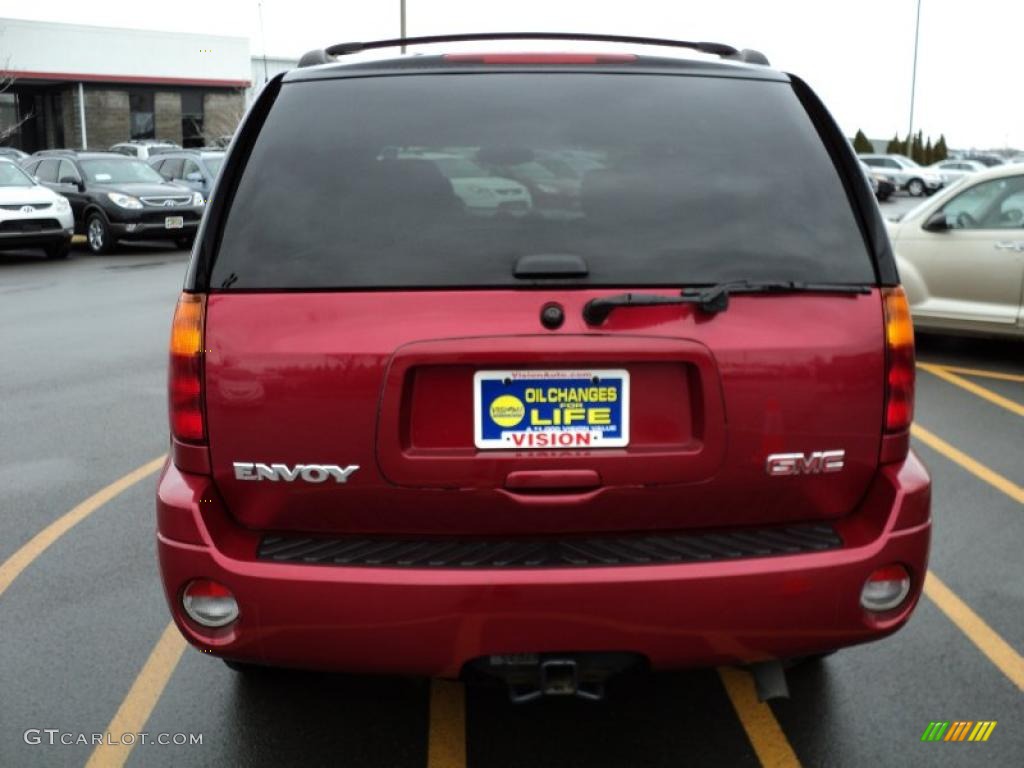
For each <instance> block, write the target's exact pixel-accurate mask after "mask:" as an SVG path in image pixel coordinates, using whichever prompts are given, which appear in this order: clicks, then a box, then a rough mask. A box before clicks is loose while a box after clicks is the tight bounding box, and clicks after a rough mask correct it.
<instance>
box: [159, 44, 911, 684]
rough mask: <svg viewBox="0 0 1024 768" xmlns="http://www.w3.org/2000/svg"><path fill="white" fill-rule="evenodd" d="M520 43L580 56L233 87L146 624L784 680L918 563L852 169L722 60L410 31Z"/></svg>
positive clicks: (896, 320) (487, 59) (432, 665)
mask: <svg viewBox="0 0 1024 768" xmlns="http://www.w3.org/2000/svg"><path fill="white" fill-rule="evenodd" d="M526 38H529V39H533V40H536V39H541V40H547V41H549V42H551V41H570V40H571V41H579V40H583V41H586V42H587V43H588V44H591V45H593V46H594V47H595V48H598V49H599V52H597V53H578V52H571V53H545V52H537V51H531V52H526V53H522V52H499V51H495V50H487V51H486V52H483V53H478V52H458V53H452V52H449V53H438V52H434V51H436V49H432V52H431V53H429V54H424V55H405V56H398V55H397V54H384V55H383V56H384V57H382V54H381V53H379V52H378V53H370V54H363V55H361V54H360V52H361V51H363V50H366V49H371V48H373V49H375V48H391V47H394V46H396V45H397V44H398V43H399V42H400V41H396V40H385V41H377V42H373V43H346V44H341V45H336V46H333V47H331V48H327V49H326V50H322V51H313V52H311V53H309V54H306V56H304V57H303V60H302V62H301V63H300V66H299V68H297V69H295V70H293V71H291V72H288V73H286V74H284V75H283V76H278V77H275V78H274V79H273V80H271V81H270V82H269V83H268V84H267V86H266V87H265V88H264V89H263V90H262V92H261V93H260V95H259V97H258V99H257V100H256V102H255V104H254V105H253V106H252V108H251V109H250V111H249V113H248V115H247V116H246V118H245V120H244V122H243V124H242V125H241V126H240V128H239V130H238V133H237V135H236V136H235V138H234V141H233V143H232V146H231V149H230V151H229V155H228V158H227V161H226V162H225V165H224V168H223V172H222V174H221V176H220V178H219V180H218V182H217V188H216V190H215V192H214V194H213V196H212V202H211V204H210V205H209V207H208V210H207V212H206V215H205V217H204V218H203V222H202V226H201V229H200V232H199V235H198V239H197V243H196V246H195V249H194V251H193V255H192V260H191V263H190V265H189V270H188V275H187V278H186V282H185V287H184V292H183V293H182V295H181V298H180V300H179V302H178V306H177V310H176V312H175V315H174V322H173V330H172V335H171V343H170V377H169V390H170V424H171V445H172V450H171V454H170V459H169V460H168V462H167V466H166V467H165V468H164V471H163V474H162V476H161V478H160V483H159V488H158V491H157V531H158V532H157V538H158V546H159V556H160V568H161V573H162V576H163V583H164V587H165V590H166V596H167V601H168V603H169V605H170V609H171V613H172V614H173V616H174V620H175V621H176V622H177V624H178V627H179V628H180V629H181V632H182V633H183V634H184V635H185V637H186V638H187V639H188V641H189V642H191V643H192V644H194V645H196V646H198V647H200V648H202V649H203V650H205V651H208V652H211V653H213V654H214V655H217V656H220V657H222V658H223V659H224V660H225V661H227V662H228V663H229V665H231V666H232V667H233V668H236V669H240V670H246V669H253V668H257V667H259V666H281V667H304V668H310V669H320V670H344V671H352V672H365V673H400V674H414V675H429V676H439V677H452V678H454V677H459V676H463V675H470V674H471V673H472V674H473V675H477V674H478V673H479V674H482V675H491V676H496V677H498V678H500V679H502V680H504V681H505V682H507V683H508V684H509V686H510V692H511V694H512V696H513V698H514V699H516V700H526V699H529V698H533V697H535V696H540V695H543V694H577V695H580V696H584V697H590V698H594V697H599V696H600V695H601V693H602V686H603V683H604V681H605V679H606V678H607V677H608V676H609V675H611V674H612V673H614V672H617V671H620V670H624V669H627V668H630V667H638V668H651V669H665V668H679V667H691V666H704V665H717V664H743V665H751V666H752V668H754V669H755V671H757V670H762V671H763V674H761V673H760V672H759V673H758V676H757V679H758V683H759V685H760V686H761V691H762V695H765V696H770V695H778V694H779V693H780V689H779V687H778V686H777V685H776V686H774V687H773V685H772V682H771V681H772V680H773V679H774V680H776V681H777V680H778V679H780V678H781V675H779V674H778V673H779V671H780V670H781V669H782V667H783V665H784V664H788V663H790V662H792V661H793V660H796V659H804V658H808V657H818V656H821V655H824V654H827V653H829V652H831V651H834V650H836V649H838V648H841V647H843V646H848V645H852V644H855V643H864V642H868V641H871V640H877V639H879V638H881V637H884V636H886V635H888V634H890V633H892V632H894V631H896V630H897V629H899V628H900V627H901V626H902V625H903V624H904V623H905V622H906V621H907V619H908V617H909V615H910V613H911V611H912V610H913V609H914V606H915V604H916V602H917V599H918V597H919V595H920V592H921V585H922V581H923V579H924V576H925V571H926V563H927V558H928V547H929V537H930V527H931V523H930V480H929V477H928V474H927V473H926V470H925V468H924V467H923V466H922V464H921V463H920V461H919V460H918V459H917V458H916V457H915V456H914V454H913V453H911V452H910V450H909V428H910V423H911V418H912V410H913V394H914V393H913V389H914V351H913V334H912V329H911V324H910V317H909V313H908V309H907V302H906V299H905V297H904V294H903V291H902V289H901V288H900V285H899V276H898V275H897V272H896V267H895V263H894V259H893V254H892V251H891V248H890V245H889V242H888V240H887V237H886V233H885V229H884V227H883V223H882V220H881V217H880V214H879V211H878V209H877V207H876V204H875V202H874V199H873V198H872V194H871V189H870V188H869V186H868V184H867V183H866V181H865V179H864V176H863V175H862V172H861V170H860V167H859V164H858V163H857V159H856V157H855V156H854V154H853V152H852V150H851V148H850V146H849V145H848V143H847V140H846V139H845V138H844V137H843V134H842V133H841V132H840V131H839V129H838V128H837V127H836V125H835V123H834V122H833V120H832V118H831V117H830V116H829V113H828V112H827V111H826V109H825V107H824V106H823V105H822V103H821V102H820V101H819V100H818V99H817V97H816V96H815V95H814V93H813V92H812V91H811V90H810V89H809V88H808V86H807V85H806V84H805V83H804V82H803V81H801V80H800V79H799V78H797V77H794V76H793V75H789V74H784V73H781V72H779V71H776V70H773V69H771V68H769V66H768V65H767V64H768V63H767V60H766V59H765V58H764V57H763V56H762V55H761V54H759V53H757V52H755V51H737V50H736V49H734V48H731V47H729V46H726V45H721V44H715V43H687V42H681V41H668V40H655V39H648V38H624V37H619V36H604V35H558V34H528V35H527V34H524V35H511V34H502V35H450V36H444V37H436V38H416V39H410V40H407V41H405V42H406V44H407V45H410V46H412V47H413V50H416V46H418V45H419V44H421V43H446V44H449V47H448V50H452V49H456V50H459V49H463V48H465V46H464V45H455V44H457V43H465V42H466V41H474V40H476V41H482V43H481V44H478V45H477V47H476V50H479V49H480V48H481V47H484V48H488V49H493V48H495V45H496V44H495V42H494V41H495V40H499V41H500V40H504V41H506V42H508V41H509V40H512V39H526ZM552 44H553V43H552ZM513 47H515V46H513ZM520 47H521V46H520ZM561 47H563V48H565V47H578V45H577V44H576V43H575V42H574V43H573V44H572V45H569V46H566V45H565V44H564V43H563V44H562V46H561ZM679 49H688V52H687V53H686V54H685V55H682V56H680V55H676V51H677V50H679ZM652 51H653V53H651V52H652ZM782 680H783V683H782V688H783V691H781V692H784V678H782Z"/></svg>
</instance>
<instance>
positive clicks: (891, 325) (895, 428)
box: [882, 286, 914, 432]
mask: <svg viewBox="0 0 1024 768" xmlns="http://www.w3.org/2000/svg"><path fill="white" fill-rule="evenodd" d="M882 301H883V303H884V306H885V347H886V365H885V431H886V432H904V431H906V430H907V429H909V428H910V422H911V421H913V419H914V326H913V324H912V323H911V320H910V305H909V304H908V303H907V295H906V294H905V293H904V292H903V289H902V288H900V287H899V286H897V287H895V288H883V289H882Z"/></svg>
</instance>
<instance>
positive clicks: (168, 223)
mask: <svg viewBox="0 0 1024 768" xmlns="http://www.w3.org/2000/svg"><path fill="white" fill-rule="evenodd" d="M184 226H185V217H184V216H168V217H167V218H166V219H164V229H181V228H182V227H184Z"/></svg>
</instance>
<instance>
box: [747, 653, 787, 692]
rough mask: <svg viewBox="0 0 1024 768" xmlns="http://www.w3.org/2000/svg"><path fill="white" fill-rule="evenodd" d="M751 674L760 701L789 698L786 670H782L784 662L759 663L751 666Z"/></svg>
mask: <svg viewBox="0 0 1024 768" xmlns="http://www.w3.org/2000/svg"><path fill="white" fill-rule="evenodd" d="M750 673H751V674H752V675H753V676H754V687H755V688H757V698H758V700H759V701H768V700H770V699H788V698H789V685H788V684H787V683H786V670H785V669H783V668H782V662H780V661H759V662H757V663H756V664H751V665H750Z"/></svg>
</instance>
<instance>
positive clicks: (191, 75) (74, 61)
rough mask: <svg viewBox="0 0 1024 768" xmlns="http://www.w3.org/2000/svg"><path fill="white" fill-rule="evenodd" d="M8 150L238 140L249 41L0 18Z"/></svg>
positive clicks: (2, 128)
mask: <svg viewBox="0 0 1024 768" xmlns="http://www.w3.org/2000/svg"><path fill="white" fill-rule="evenodd" d="M0 52H2V53H0V144H3V145H9V146H15V147H18V148H20V149H23V150H25V151H26V152H34V151H35V150H38V149H47V148H55V147H77V148H88V149H106V148H108V147H109V146H110V145H112V144H115V143H117V142H120V141H127V140H129V139H150V138H154V139H166V140H170V141H175V142H178V143H179V144H182V145H183V146H186V147H187V146H203V145H204V144H208V143H209V142H210V141H212V140H213V139H214V138H216V137H218V136H223V135H228V134H231V133H232V132H233V131H234V129H235V126H236V125H237V123H238V120H239V119H240V118H241V116H242V114H243V112H244V110H245V101H246V99H245V93H246V89H247V88H248V87H249V85H250V78H251V76H252V74H251V67H252V64H251V61H250V57H249V41H248V39H247V38H243V37H226V36H213V35H204V34H182V33H176V32H174V33H171V32H157V31H151V30H135V29H117V28H112V27H92V26H82V25H75V24H52V23H46V22H35V21H22V20H18V19H0Z"/></svg>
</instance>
